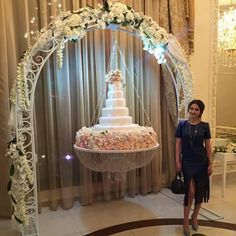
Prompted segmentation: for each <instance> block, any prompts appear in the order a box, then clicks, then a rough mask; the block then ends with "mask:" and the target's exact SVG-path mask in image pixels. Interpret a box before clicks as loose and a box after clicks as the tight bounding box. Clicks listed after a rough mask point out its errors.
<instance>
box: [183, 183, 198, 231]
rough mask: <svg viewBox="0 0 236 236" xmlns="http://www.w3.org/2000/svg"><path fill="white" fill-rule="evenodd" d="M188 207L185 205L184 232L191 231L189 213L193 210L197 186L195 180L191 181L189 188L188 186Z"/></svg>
mask: <svg viewBox="0 0 236 236" xmlns="http://www.w3.org/2000/svg"><path fill="white" fill-rule="evenodd" d="M188 189H189V191H188V205H187V206H185V205H184V222H183V229H184V231H188V230H189V213H190V210H191V206H192V203H193V196H194V195H195V184H194V181H193V179H191V180H190V181H189V186H188Z"/></svg>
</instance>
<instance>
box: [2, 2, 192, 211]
mask: <svg viewBox="0 0 236 236" xmlns="http://www.w3.org/2000/svg"><path fill="white" fill-rule="evenodd" d="M13 2H14V4H12V3H13ZM50 2H53V1H50ZM57 2H58V3H61V4H62V10H76V9H78V8H80V7H84V6H86V4H88V5H90V6H96V5H97V3H101V1H96V0H95V1H92V0H90V1H85V0H84V1H83V0H80V1H79V0H71V1H66V0H61V1H59V0H58V1H57ZM121 2H124V3H126V4H128V5H130V6H132V7H133V8H134V9H135V10H136V11H143V12H144V13H145V14H146V15H149V16H151V17H152V18H153V19H155V20H156V21H157V22H159V23H160V25H162V26H164V27H166V29H167V30H169V31H170V32H172V33H175V32H180V30H181V29H183V35H184V37H183V39H182V41H183V45H184V47H187V48H188V45H189V44H188V42H189V41H188V33H187V31H186V27H187V24H188V19H187V18H186V17H185V15H183V14H182V13H183V11H186V3H185V1H180V0H179V1H168V0H162V1H154V0H149V1H141V0H138V1H131V0H130V1H121ZM176 2H178V4H177V5H176ZM48 4H49V1H46V0H42V1H29V0H28V1H27V0H24V1H22V0H15V1H8V2H6V1H1V9H0V10H1V19H3V21H1V24H3V27H2V29H3V30H4V34H2V35H1V36H0V37H1V38H0V45H1V47H3V49H2V50H1V60H0V61H1V64H0V65H1V68H0V72H1V77H0V79H1V91H0V96H1V97H0V99H1V100H2V101H3V103H4V104H5V107H4V110H3V108H1V121H0V122H1V129H2V127H7V126H6V123H7V119H8V115H9V102H8V95H9V88H10V85H11V82H12V80H13V79H14V78H15V71H16V61H19V58H20V55H21V54H22V53H23V51H24V50H26V49H27V47H28V46H29V44H30V43H32V40H30V39H29V38H28V39H27V38H26V39H25V38H24V34H25V32H27V31H29V32H30V29H32V28H34V29H33V30H35V29H37V28H38V29H40V28H42V27H43V26H44V25H47V24H48V23H49V22H50V20H51V19H50V18H52V16H55V15H57V14H58V12H59V9H58V5H55V4H53V5H50V6H49V5H48ZM180 12H181V13H180ZM9 16H12V17H9ZM19 17H20V19H21V20H20V21H19V20H17V19H19ZM32 17H36V21H37V24H35V23H31V22H30V21H31V20H32ZM9 18H10V19H12V21H10V22H9V21H6V19H9ZM172 21H173V22H174V24H175V25H177V26H176V27H172V28H170V25H171V24H170V22H172ZM181 36H182V35H181ZM113 37H114V33H112V31H108V30H106V31H94V32H89V33H88V34H87V35H86V36H85V37H84V39H82V40H81V41H79V42H77V43H68V44H67V46H66V48H65V51H64V63H63V68H62V69H61V70H57V67H56V63H55V55H52V56H51V57H50V59H49V60H48V61H47V63H46V64H45V66H44V68H43V70H42V72H41V74H40V78H39V80H38V83H37V88H36V93H35V110H34V112H35V116H34V117H35V141H36V150H37V155H38V164H37V173H38V190H39V206H43V205H49V206H50V208H51V209H53V210H56V209H57V207H58V206H59V204H61V205H62V207H63V208H65V209H68V208H70V207H71V206H72V205H73V203H74V201H75V200H79V201H80V202H81V204H83V205H87V204H90V203H92V202H94V201H95V200H97V199H104V200H110V199H114V198H120V197H123V196H124V195H125V194H128V195H130V196H135V195H136V194H144V195H145V194H148V193H150V192H157V191H159V190H160V188H161V187H163V186H167V185H168V184H169V181H170V179H171V176H172V175H173V157H174V154H173V152H174V148H173V147H174V144H173V142H174V139H173V136H174V125H173V121H172V119H171V117H170V114H169V110H168V106H167V104H168V96H166V94H165V90H166V89H167V88H166V86H165V84H164V83H162V77H163V76H162V73H161V71H160V67H159V66H158V65H157V63H156V61H155V59H154V58H152V57H151V56H150V55H148V54H146V53H145V52H143V50H142V43H141V42H140V41H139V40H138V39H136V38H133V37H132V36H130V35H127V34H125V33H123V32H120V33H118V34H117V41H118V45H119V48H120V51H121V54H118V65H119V68H120V69H121V70H122V74H123V76H124V77H125V78H126V101H127V105H128V107H129V111H130V115H131V116H132V117H133V120H134V122H135V123H139V124H140V125H150V123H149V120H150V121H151V125H152V126H153V128H154V129H155V131H156V132H157V133H158V139H159V143H160V148H159V150H158V151H157V153H156V157H155V159H154V160H153V161H152V162H151V163H150V164H149V165H148V166H146V167H143V168H140V169H137V170H134V171H130V172H129V173H127V181H126V182H124V181H121V182H110V181H109V180H108V178H107V174H106V173H103V174H101V173H96V172H93V171H91V170H89V169H87V168H85V167H84V166H83V165H82V164H81V163H80V162H79V160H78V159H77V157H76V155H75V153H74V150H73V143H74V141H75V133H76V131H77V130H78V129H80V128H81V127H82V126H90V125H92V124H93V121H94V120H96V119H97V118H98V111H99V109H101V106H98V104H100V103H99V101H100V100H101V98H102V94H103V91H104V75H105V73H106V70H107V69H108V62H109V58H110V56H111V47H112V38H113ZM179 37H180V36H179ZM6 39H7V40H6ZM2 52H4V53H2ZM134 86H135V88H136V90H137V93H136V92H135V90H134ZM97 106H98V108H99V109H97ZM143 107H144V109H143ZM95 111H96V112H95ZM145 113H147V114H148V117H147V116H146V115H145ZM94 118H95V119H94ZM8 131H9V129H5V132H1V134H0V136H1V140H3V141H1V142H2V144H1V145H3V144H4V143H6V140H7V139H8ZM1 150H4V148H3V149H1ZM3 152H4V151H3ZM66 157H72V158H71V159H69V160H68V158H66ZM5 162H6V160H5ZM6 165H7V164H5V166H4V167H3V166H2V165H1V166H0V171H1V173H3V172H2V170H4V173H6V172H7V171H6V169H7V166H6ZM5 176H6V178H5V179H3V180H2V181H1V183H2V182H4V183H3V184H6V182H7V173H6V174H5ZM2 189H4V188H1V190H0V191H2ZM0 196H2V194H1V195H0ZM8 206H9V205H8ZM0 212H1V211H0Z"/></svg>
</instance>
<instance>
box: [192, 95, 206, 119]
mask: <svg viewBox="0 0 236 236" xmlns="http://www.w3.org/2000/svg"><path fill="white" fill-rule="evenodd" d="M193 104H196V105H197V106H198V107H199V110H200V115H199V118H201V117H202V113H203V112H204V110H205V104H204V103H203V101H201V100H199V99H194V100H192V101H191V102H190V103H189V104H188V111H189V109H190V107H191V106H192V105H193Z"/></svg>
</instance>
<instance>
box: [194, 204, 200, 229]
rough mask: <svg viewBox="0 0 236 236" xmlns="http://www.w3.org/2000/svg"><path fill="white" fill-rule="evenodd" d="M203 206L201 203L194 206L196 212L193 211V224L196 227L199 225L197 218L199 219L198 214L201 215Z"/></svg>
mask: <svg viewBox="0 0 236 236" xmlns="http://www.w3.org/2000/svg"><path fill="white" fill-rule="evenodd" d="M201 205H202V204H201V203H199V204H195V205H194V210H193V214H192V221H193V222H192V223H193V224H194V225H198V223H197V217H198V214H199V211H200V208H201Z"/></svg>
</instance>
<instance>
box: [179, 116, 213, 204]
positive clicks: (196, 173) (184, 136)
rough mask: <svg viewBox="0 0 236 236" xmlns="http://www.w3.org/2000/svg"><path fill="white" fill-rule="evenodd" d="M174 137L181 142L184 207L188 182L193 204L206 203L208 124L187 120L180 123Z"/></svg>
mask: <svg viewBox="0 0 236 236" xmlns="http://www.w3.org/2000/svg"><path fill="white" fill-rule="evenodd" d="M175 137H177V138H180V139H181V141H182V149H181V150H182V151H181V155H182V156H181V162H182V172H183V176H184V183H185V197H184V205H185V206H187V205H188V200H189V183H190V181H193V186H194V188H195V196H194V198H195V204H200V203H202V202H208V200H209V197H210V186H209V176H208V173H207V169H208V157H207V151H206V148H205V140H206V139H210V138H211V134H210V127H209V124H208V123H206V122H203V121H200V122H199V123H198V124H190V123H189V122H188V121H187V120H184V121H180V122H179V124H178V127H177V129H176V134H175Z"/></svg>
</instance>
